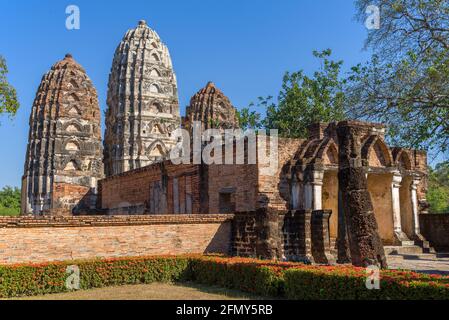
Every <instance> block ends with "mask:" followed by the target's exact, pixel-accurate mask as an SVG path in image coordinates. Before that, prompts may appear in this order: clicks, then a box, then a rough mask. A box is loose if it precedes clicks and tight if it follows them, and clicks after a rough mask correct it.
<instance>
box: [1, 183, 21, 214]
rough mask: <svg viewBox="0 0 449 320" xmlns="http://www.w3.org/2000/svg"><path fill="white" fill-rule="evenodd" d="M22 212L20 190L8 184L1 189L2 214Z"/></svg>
mask: <svg viewBox="0 0 449 320" xmlns="http://www.w3.org/2000/svg"><path fill="white" fill-rule="evenodd" d="M18 213H20V190H19V188H17V187H14V188H13V187H9V186H6V187H4V188H3V189H2V190H1V191H0V215H15V214H18Z"/></svg>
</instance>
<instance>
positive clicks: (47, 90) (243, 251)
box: [22, 21, 430, 266]
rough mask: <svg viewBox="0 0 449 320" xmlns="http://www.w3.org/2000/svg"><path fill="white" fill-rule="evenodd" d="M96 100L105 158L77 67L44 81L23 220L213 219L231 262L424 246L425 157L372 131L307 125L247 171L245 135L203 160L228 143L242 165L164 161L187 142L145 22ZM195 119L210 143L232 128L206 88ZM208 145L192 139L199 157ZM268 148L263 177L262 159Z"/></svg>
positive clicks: (373, 255) (193, 110) (377, 254)
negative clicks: (103, 108) (222, 225)
mask: <svg viewBox="0 0 449 320" xmlns="http://www.w3.org/2000/svg"><path fill="white" fill-rule="evenodd" d="M107 106H108V108H107V112H106V132H105V137H104V153H103V154H102V146H101V135H100V111H99V107H98V101H97V95H96V91H95V89H94V88H93V86H92V83H91V81H90V80H89V78H88V77H87V75H86V74H85V72H84V70H83V69H82V68H81V67H80V66H79V65H78V64H77V63H76V62H75V61H74V60H73V58H72V57H71V56H70V55H67V56H66V58H65V59H64V60H63V61H61V62H58V63H57V64H55V65H54V66H53V68H52V70H51V71H50V72H49V73H47V74H46V75H45V76H44V78H43V79H42V83H41V85H40V87H39V90H38V93H37V95H36V99H35V102H34V104H33V108H32V112H31V116H30V136H29V144H28V150H27V156H26V164H25V174H24V177H23V184H22V204H23V207H22V213H23V214H30V213H31V214H35V215H39V214H42V213H47V214H49V215H72V214H75V215H76V214H78V215H80V214H89V215H164V216H169V217H170V218H169V219H176V218H177V215H183V214H187V215H199V216H200V219H202V218H201V217H203V216H205V215H207V216H208V215H217V214H222V215H225V216H226V219H227V220H226V221H228V219H229V220H231V221H232V232H231V233H230V235H229V237H228V238H227V240H226V241H229V243H230V244H231V245H230V247H232V253H233V254H236V255H242V256H257V257H266V258H276V259H283V260H300V261H309V262H318V263H333V262H334V261H336V260H337V261H339V262H348V261H349V260H350V259H352V262H353V263H354V264H356V265H366V264H371V263H377V264H378V265H381V266H385V264H384V260H385V256H384V252H385V251H387V252H388V250H392V248H391V246H395V248H397V247H407V249H410V248H411V249H416V250H418V251H425V252H427V251H429V250H430V249H429V243H428V242H427V241H426V239H425V238H424V237H423V236H422V235H421V232H420V225H419V215H420V214H423V213H426V199H425V197H426V195H425V194H426V188H427V186H426V184H427V159H426V153H425V152H423V151H419V150H410V149H405V148H400V147H390V146H388V144H387V143H386V140H385V126H383V125H382V124H376V123H368V122H359V121H340V122H333V123H315V124H311V125H310V127H309V130H308V137H307V138H306V139H292V138H278V137H275V136H264V138H263V139H262V140H259V139H257V141H256V145H255V149H254V151H255V152H256V153H257V161H256V162H253V163H250V162H249V161H248V159H249V158H250V156H249V152H250V147H249V139H246V138H248V137H246V138H245V137H241V136H239V137H237V136H236V137H235V139H232V140H226V141H224V142H223V143H222V144H221V142H220V143H218V148H219V149H217V150H215V149H214V150H213V152H214V154H215V152H223V153H225V151H226V148H227V147H230V150H231V155H232V158H233V159H234V157H235V158H236V157H237V153H238V151H237V150H238V149H239V148H240V147H241V146H243V147H242V150H243V159H244V160H245V161H246V162H244V163H238V164H236V163H234V164H226V163H212V164H210V163H205V162H201V161H200V162H199V163H197V162H195V161H191V162H188V163H184V162H183V163H181V164H179V163H174V162H173V161H172V160H173V159H169V158H168V155H169V153H170V150H172V149H173V148H174V147H175V146H178V145H179V143H180V142H183V141H185V140H182V141H181V140H179V138H178V136H177V135H176V134H173V130H175V129H177V128H179V127H180V126H181V117H180V112H179V106H178V94H177V84H176V77H175V74H174V71H173V66H172V62H171V58H170V55H169V52H168V49H167V47H166V46H165V45H164V44H163V43H162V42H161V40H160V38H159V36H158V35H157V33H156V32H154V31H153V30H151V29H150V28H149V27H148V26H147V25H146V23H145V22H144V21H140V22H139V25H138V26H137V28H135V29H132V30H129V31H128V32H127V33H126V34H125V36H124V37H123V40H122V41H121V42H120V44H119V46H118V47H117V49H116V52H115V55H114V59H113V64H112V68H111V73H110V75H109V84H108V96H107ZM196 121H200V123H201V129H202V131H204V130H206V129H218V132H219V133H218V134H217V136H219V137H220V136H221V135H222V134H223V131H224V130H225V129H237V128H238V127H239V123H238V119H237V117H236V109H235V108H234V107H233V105H232V102H231V101H230V99H229V98H227V97H226V96H225V95H224V93H223V92H222V91H221V90H220V89H218V88H217V86H216V85H215V84H213V83H212V82H208V83H207V85H206V86H205V87H204V88H202V89H200V90H199V91H198V92H197V93H196V94H195V95H194V96H193V97H192V98H191V100H190V104H189V106H187V109H186V116H185V117H184V118H183V119H182V126H183V128H184V129H192V125H193V123H194V122H196ZM184 132H185V131H184ZM258 135H259V137H260V136H261V135H262V134H261V132H260V133H258ZM245 139H246V140H245ZM210 142H212V141H209V140H208V139H202V140H201V143H199V145H200V146H201V148H202V149H201V151H204V149H206V148H207V147H208V146H210V144H211V143H210ZM209 143H210V144H209ZM272 143H273V145H276V146H277V147H276V148H275V150H274V149H271V150H269V151H268V153H269V158H275V159H276V162H275V165H274V171H270V172H271V173H267V170H266V169H267V164H266V163H263V162H261V161H260V160H261V158H263V157H261V155H263V153H264V152H265V156H267V150H266V147H267V146H270V147H271V146H272ZM259 152H261V153H259ZM273 152H275V153H273ZM186 154H187V155H189V153H186ZM217 154H218V153H217ZM102 155H103V157H102ZM194 156H195V154H194V153H193V152H192V153H191V154H190V157H192V158H193V157H194ZM187 158H188V157H187ZM188 160H189V159H188ZM103 163H104V170H103ZM270 165H271V163H270ZM103 175H104V176H105V178H104V179H103ZM217 216H218V215H217ZM231 216H232V217H231ZM208 219H210V217H208ZM137 220H138V219H137ZM187 220H188V219H187ZM206 220H207V219H206ZM226 228H228V227H226ZM226 230H228V231H229V230H231V229H226ZM228 231H226V232H228Z"/></svg>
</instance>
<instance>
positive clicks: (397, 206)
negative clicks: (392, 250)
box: [391, 172, 409, 245]
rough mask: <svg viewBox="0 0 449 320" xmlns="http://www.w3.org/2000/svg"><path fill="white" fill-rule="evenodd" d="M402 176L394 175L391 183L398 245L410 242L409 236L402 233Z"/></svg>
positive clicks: (397, 173)
mask: <svg viewBox="0 0 449 320" xmlns="http://www.w3.org/2000/svg"><path fill="white" fill-rule="evenodd" d="M401 182H402V176H401V174H400V173H399V172H395V173H394V174H393V180H392V181H391V204H392V210H393V230H394V235H395V237H396V241H397V242H398V244H400V245H402V242H403V241H409V239H408V237H407V235H406V234H405V233H404V232H403V231H402V222H401V202H400V201H401V199H400V196H399V189H400V188H401Z"/></svg>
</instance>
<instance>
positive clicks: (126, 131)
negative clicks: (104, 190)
mask: <svg viewBox="0 0 449 320" xmlns="http://www.w3.org/2000/svg"><path fill="white" fill-rule="evenodd" d="M107 105H108V109H107V112H106V132H105V138H104V165H105V174H106V176H111V175H115V174H119V173H122V172H126V171H129V170H132V169H136V168H140V167H143V166H146V165H149V164H152V163H154V162H157V161H160V160H162V159H164V158H165V157H167V156H168V154H169V151H170V149H171V148H172V147H173V146H174V145H175V144H176V142H177V141H176V140H175V139H174V138H172V137H171V132H172V131H173V130H174V129H176V128H178V127H179V126H180V122H181V117H180V114H179V103H178V89H177V84H176V76H175V73H174V71H173V66H172V62H171V58H170V54H169V51H168V48H167V47H166V46H165V45H164V44H163V43H162V41H161V39H160V38H159V36H158V34H157V33H156V32H155V31H153V30H152V29H150V28H149V27H148V26H147V24H146V22H145V21H143V20H142V21H140V22H139V25H138V26H137V28H135V29H132V30H128V32H127V33H126V34H125V36H124V37H123V40H122V41H121V42H120V44H119V46H118V47H117V49H116V51H115V54H114V59H113V62H112V68H111V72H110V75H109V83H108V97H107Z"/></svg>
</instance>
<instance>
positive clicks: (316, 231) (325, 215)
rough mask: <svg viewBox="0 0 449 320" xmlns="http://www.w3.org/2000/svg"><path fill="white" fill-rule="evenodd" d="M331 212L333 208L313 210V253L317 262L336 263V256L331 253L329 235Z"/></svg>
mask: <svg viewBox="0 0 449 320" xmlns="http://www.w3.org/2000/svg"><path fill="white" fill-rule="evenodd" d="M331 214H332V211H331V210H315V211H313V212H312V221H311V237H312V255H313V259H314V260H315V263H323V264H335V258H334V257H333V256H332V254H331V244H330V236H329V218H330V216H331Z"/></svg>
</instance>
